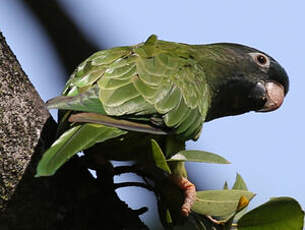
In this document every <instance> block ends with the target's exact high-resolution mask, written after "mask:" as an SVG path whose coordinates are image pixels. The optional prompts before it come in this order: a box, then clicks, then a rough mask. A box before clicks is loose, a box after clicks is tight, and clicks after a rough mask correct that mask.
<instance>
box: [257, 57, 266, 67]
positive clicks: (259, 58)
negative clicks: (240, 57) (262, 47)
mask: <svg viewBox="0 0 305 230" xmlns="http://www.w3.org/2000/svg"><path fill="white" fill-rule="evenodd" d="M256 60H257V61H258V63H259V64H261V65H265V64H266V63H267V58H266V57H265V56H263V55H257V57H256Z"/></svg>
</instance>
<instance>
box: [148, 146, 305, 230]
mask: <svg viewBox="0 0 305 230" xmlns="http://www.w3.org/2000/svg"><path fill="white" fill-rule="evenodd" d="M152 146H153V153H154V157H155V163H156V166H157V167H160V168H162V169H163V170H166V171H168V170H169V167H168V166H166V164H167V162H170V161H197V162H205V163H219V164H227V163H229V162H228V161H227V160H226V159H224V158H222V157H220V156H219V155H216V154H213V153H209V152H204V151H197V150H185V151H181V152H178V153H177V154H176V155H174V156H172V157H171V158H170V159H169V160H165V158H164V157H162V155H163V154H162V150H161V148H160V147H158V146H157V142H156V141H154V140H153V141H152ZM168 172H170V171H168ZM174 196H175V194H171V198H173V197H174ZM254 196H255V194H254V193H252V192H249V191H248V190H247V186H246V183H245V181H244V180H243V178H242V177H241V175H240V174H237V175H236V180H235V183H234V185H233V187H232V189H229V187H228V184H227V182H225V185H224V188H223V190H205V191H197V198H196V201H195V203H194V205H193V207H192V211H193V213H192V214H191V215H190V216H189V217H188V218H187V220H186V222H187V224H188V225H192V227H193V228H194V229H202V230H209V229H223V230H231V229H238V230H301V229H303V224H304V211H303V210H302V208H301V206H300V205H299V204H298V202H297V201H296V200H294V199H293V198H289V197H278V198H272V199H270V201H268V202H266V203H265V204H263V205H261V206H259V207H257V208H255V209H253V210H251V211H249V212H247V213H246V208H247V206H248V204H249V202H250V201H251V199H252V198H253V197H254ZM161 214H162V213H160V215H161ZM163 215H168V212H166V213H163ZM161 219H162V217H161ZM170 220H171V221H172V219H170ZM167 224H168V223H167ZM168 226H169V225H165V227H166V228H168Z"/></svg>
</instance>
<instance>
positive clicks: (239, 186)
mask: <svg viewBox="0 0 305 230" xmlns="http://www.w3.org/2000/svg"><path fill="white" fill-rule="evenodd" d="M232 189H233V190H246V191H247V190H248V188H247V185H246V182H245V181H244V179H243V178H242V177H241V175H240V174H239V173H237V174H236V179H235V183H234V185H233V188H232Z"/></svg>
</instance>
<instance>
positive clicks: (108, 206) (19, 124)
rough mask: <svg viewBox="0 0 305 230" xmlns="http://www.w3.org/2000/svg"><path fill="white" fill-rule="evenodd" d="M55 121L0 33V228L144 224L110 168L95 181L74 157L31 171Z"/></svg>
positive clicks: (140, 226)
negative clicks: (50, 171) (51, 169)
mask: <svg viewBox="0 0 305 230" xmlns="http://www.w3.org/2000/svg"><path fill="white" fill-rule="evenodd" d="M56 126H57V125H56V123H55V122H54V120H53V119H52V117H51V116H50V114H49V113H48V111H47V110H46V108H45V107H44V103H43V101H42V100H41V98H40V97H39V95H38V93H37V92H36V91H35V89H34V87H33V85H32V84H31V83H30V81H29V80H28V78H27V76H26V75H25V73H24V72H23V70H22V69H21V67H20V65H19V63H18V61H17V60H16V57H15V55H14V54H13V53H12V51H11V50H10V49H9V47H8V45H7V44H6V42H5V39H4V37H3V36H2V34H1V33H0V165H1V167H0V214H1V216H0V229H1V230H7V229H9V230H11V229H12V230H17V229H31V230H33V229H40V230H41V229H56V230H59V229H65V230H69V229H73V230H78V229H103V228H105V229H146V227H145V225H144V224H143V223H142V222H141V221H140V219H139V218H138V216H137V213H136V212H134V211H133V210H131V209H129V208H128V207H127V205H126V204H125V203H123V202H122V201H120V200H119V198H118V197H117V195H116V193H115V191H114V189H113V188H114V186H113V180H112V175H111V173H110V174H107V173H105V175H104V178H105V179H103V181H102V183H101V182H98V181H96V180H95V179H94V178H93V177H92V176H91V174H90V173H89V172H88V170H87V169H86V167H84V166H83V165H81V164H80V163H79V162H80V161H79V160H78V159H77V158H74V159H72V160H70V161H69V162H68V163H67V164H66V165H65V166H64V167H63V168H62V169H61V170H60V171H59V172H58V173H57V174H56V175H55V176H52V177H45V178H35V177H34V175H35V171H36V166H37V163H38V160H39V159H40V157H41V156H42V153H43V152H44V151H45V150H46V149H47V148H48V147H49V145H50V144H51V143H52V142H53V141H54V137H55V131H56Z"/></svg>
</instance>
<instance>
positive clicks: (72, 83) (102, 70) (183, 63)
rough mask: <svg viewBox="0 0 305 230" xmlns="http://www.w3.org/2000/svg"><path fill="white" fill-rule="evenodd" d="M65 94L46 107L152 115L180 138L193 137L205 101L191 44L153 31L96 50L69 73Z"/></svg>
mask: <svg viewBox="0 0 305 230" xmlns="http://www.w3.org/2000/svg"><path fill="white" fill-rule="evenodd" d="M64 95H65V96H68V97H60V98H55V99H53V100H51V101H49V102H48V104H47V106H48V108H58V109H66V110H77V111H84V112H95V113H100V114H103V115H110V116H115V117H119V118H121V119H137V118H141V117H146V118H151V120H149V119H148V122H150V123H151V124H153V125H160V128H162V126H163V127H170V128H173V129H174V130H175V133H176V134H178V135H180V136H181V137H182V138H184V139H191V138H193V139H196V138H197V136H198V133H199V131H200V128H201V125H202V123H203V121H204V119H205V115H206V113H207V110H208V106H209V103H210V101H209V100H210V96H209V89H208V84H207V82H206V77H205V74H204V72H203V70H202V69H201V66H200V64H198V58H196V52H195V50H194V49H193V48H192V46H189V45H184V44H178V43H172V42H164V41H158V40H156V37H155V36H151V37H150V38H149V39H148V40H147V41H146V42H145V43H143V44H139V45H137V46H133V47H121V48H113V49H110V50H105V51H100V52H97V53H95V54H94V55H92V56H91V57H89V58H88V59H87V60H86V61H85V62H83V63H82V64H81V65H80V66H79V67H78V68H77V69H76V71H75V72H74V73H73V75H72V77H71V79H70V80H69V81H68V83H67V86H66V88H65V90H64ZM98 110H99V111H98ZM156 120H157V122H156ZM160 121H161V122H160Z"/></svg>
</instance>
